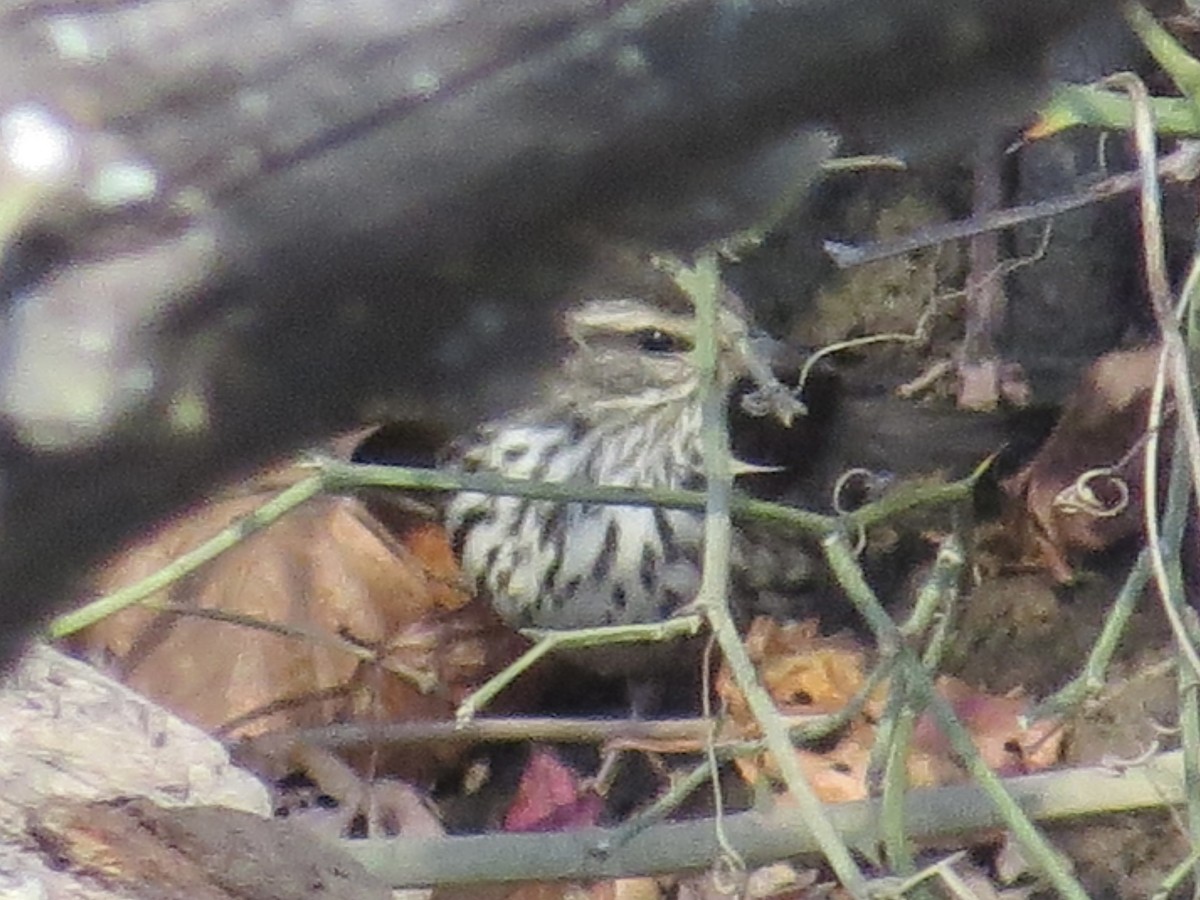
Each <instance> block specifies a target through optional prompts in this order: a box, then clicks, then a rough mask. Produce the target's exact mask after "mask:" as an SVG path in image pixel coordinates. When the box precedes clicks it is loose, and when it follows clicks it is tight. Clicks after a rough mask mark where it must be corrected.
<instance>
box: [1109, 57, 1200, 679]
mask: <svg viewBox="0 0 1200 900" xmlns="http://www.w3.org/2000/svg"><path fill="white" fill-rule="evenodd" d="M1105 81H1106V82H1107V83H1110V84H1113V85H1115V86H1117V87H1120V88H1122V89H1123V90H1125V91H1127V92H1128V94H1129V97H1130V100H1131V102H1132V103H1133V117H1134V138H1135V142H1136V145H1137V155H1138V165H1139V174H1140V176H1141V185H1140V187H1141V217H1142V256H1143V261H1144V264H1145V269H1146V284H1147V288H1148V289H1149V295H1150V306H1151V309H1152V310H1153V312H1154V318H1155V322H1156V324H1157V325H1158V330H1159V336H1160V338H1161V340H1162V345H1163V359H1162V360H1160V362H1159V371H1158V375H1157V376H1156V378H1155V384H1154V390H1153V392H1152V394H1151V401H1150V418H1149V422H1148V428H1147V431H1148V439H1147V441H1146V463H1145V469H1144V474H1145V477H1144V481H1143V492H1144V504H1143V505H1144V507H1145V522H1146V537H1147V542H1148V545H1149V549H1150V566H1151V571H1152V572H1153V574H1154V580H1155V584H1156V586H1157V587H1158V592H1159V596H1160V598H1161V600H1162V606H1163V611H1164V612H1165V613H1166V614H1167V619H1168V621H1169V622H1170V624H1171V631H1172V632H1173V634H1174V636H1175V640H1176V643H1177V644H1178V647H1179V652H1180V653H1182V654H1183V655H1184V656H1185V658H1186V659H1187V661H1188V665H1190V666H1191V667H1192V669H1193V670H1194V671H1195V672H1196V674H1197V676H1198V677H1200V655H1198V654H1197V652H1196V648H1195V646H1194V645H1193V644H1192V641H1191V639H1190V638H1189V637H1188V634H1187V630H1186V629H1185V628H1184V626H1183V622H1182V620H1181V619H1180V617H1179V612H1178V609H1177V607H1176V605H1175V604H1174V603H1173V602H1172V601H1171V578H1170V576H1169V573H1168V572H1167V568H1166V565H1165V563H1164V560H1163V557H1162V545H1161V543H1160V535H1159V529H1158V471H1157V469H1158V434H1159V430H1160V429H1161V426H1162V408H1163V402H1164V395H1165V387H1164V385H1165V379H1164V372H1169V374H1170V384H1171V391H1172V393H1173V394H1174V396H1175V406H1176V409H1177V410H1178V415H1177V419H1178V423H1179V428H1180V429H1181V430H1182V432H1183V434H1184V437H1185V439H1186V445H1187V459H1188V462H1189V465H1190V467H1191V475H1192V486H1193V490H1200V422H1198V421H1197V417H1196V415H1197V414H1196V402H1195V397H1194V396H1193V393H1192V387H1191V373H1190V372H1189V369H1188V359H1187V347H1186V345H1185V344H1184V341H1183V335H1182V334H1181V333H1180V329H1179V315H1178V313H1177V311H1176V310H1175V308H1174V303H1173V301H1172V299H1171V285H1170V281H1169V279H1168V276H1167V262H1166V251H1165V249H1164V246H1163V234H1162V209H1161V207H1162V200H1161V196H1160V193H1161V192H1160V187H1159V181H1158V173H1157V169H1156V164H1157V154H1156V149H1155V145H1156V138H1155V134H1154V117H1153V113H1152V112H1151V109H1150V93H1149V91H1147V90H1146V85H1145V84H1144V83H1143V82H1142V80H1141V79H1140V78H1138V77H1137V76H1136V75H1133V74H1132V73H1129V72H1119V73H1117V74H1116V75H1111V76H1109V77H1108V78H1107V79H1105Z"/></svg>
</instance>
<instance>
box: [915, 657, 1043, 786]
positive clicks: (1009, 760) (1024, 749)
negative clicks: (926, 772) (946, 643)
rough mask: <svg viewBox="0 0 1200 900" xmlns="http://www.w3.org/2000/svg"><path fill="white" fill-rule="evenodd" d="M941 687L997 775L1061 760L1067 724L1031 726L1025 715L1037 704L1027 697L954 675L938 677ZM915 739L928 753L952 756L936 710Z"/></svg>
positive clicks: (924, 719)
mask: <svg viewBox="0 0 1200 900" xmlns="http://www.w3.org/2000/svg"><path fill="white" fill-rule="evenodd" d="M937 690H938V693H940V694H941V695H942V696H943V697H945V698H946V699H947V700H949V701H950V704H951V705H952V706H953V707H954V712H955V714H956V715H957V716H958V718H959V721H961V722H962V724H963V725H964V726H965V727H966V729H967V731H969V732H970V733H971V739H972V740H973V741H974V743H975V748H976V750H978V751H979V755H980V756H981V757H983V761H984V762H985V763H987V765H988V767H989V768H991V769H992V770H993V771H994V772H996V773H997V774H1000V775H1004V776H1010V775H1026V774H1029V773H1030V772H1035V771H1039V770H1041V769H1045V768H1049V767H1050V766H1052V765H1054V764H1055V763H1057V762H1058V761H1059V759H1060V758H1061V756H1062V742H1063V736H1064V732H1063V725H1062V723H1061V722H1059V721H1057V720H1052V719H1043V720H1040V721H1036V722H1033V723H1032V724H1029V725H1025V724H1024V717H1025V715H1026V714H1027V713H1028V712H1029V710H1030V707H1031V704H1030V702H1029V699H1028V698H1027V697H1022V696H1020V695H1019V694H1016V693H1013V694H1009V695H1008V696H997V695H995V694H988V693H985V692H983V691H979V690H976V689H975V688H973V687H971V686H970V685H968V684H967V683H966V682H964V681H961V680H959V679H957V678H951V677H949V676H942V677H941V678H939V679H938V681H937ZM913 742H914V746H915V747H917V748H919V749H920V750H922V751H924V752H925V753H929V754H933V755H936V756H938V757H943V758H945V759H946V760H947V761H948V760H949V759H950V756H951V754H950V748H949V743H948V741H947V740H946V738H945V736H944V735H943V734H942V732H941V730H940V729H939V728H938V727H937V725H936V723H935V721H934V718H933V715H932V713H926V714H925V715H923V716H922V717H921V719H920V720H919V721H918V723H917V728H916V732H915V734H914V740H913Z"/></svg>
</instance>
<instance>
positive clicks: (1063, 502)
mask: <svg viewBox="0 0 1200 900" xmlns="http://www.w3.org/2000/svg"><path fill="white" fill-rule="evenodd" d="M1101 480H1103V483H1104V484H1105V485H1111V486H1112V487H1113V488H1115V489H1116V492H1117V498H1116V502H1114V503H1105V502H1104V501H1103V500H1101V499H1100V496H1099V495H1098V494H1097V493H1096V491H1095V489H1094V485H1095V484H1096V483H1097V482H1099V481H1101ZM1050 505H1051V507H1052V508H1054V509H1056V510H1059V511H1060V512H1063V513H1065V514H1067V515H1088V516H1092V517H1093V518H1096V519H1113V518H1116V517H1117V516H1119V515H1121V513H1123V512H1125V510H1126V509H1128V508H1129V482H1127V481H1126V480H1125V479H1124V478H1122V477H1121V476H1120V475H1118V474H1116V472H1114V471H1113V470H1112V469H1110V468H1107V467H1102V468H1099V469H1088V470H1087V471H1086V472H1084V473H1083V474H1082V475H1080V476H1079V477H1078V478H1076V479H1075V481H1074V482H1072V483H1071V484H1069V485H1067V486H1066V487H1065V488H1063V489H1062V490H1061V491H1059V492H1058V493H1057V494H1056V495H1055V496H1054V500H1053V501H1052V502H1051V504H1050Z"/></svg>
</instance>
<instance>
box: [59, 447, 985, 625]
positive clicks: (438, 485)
mask: <svg viewBox="0 0 1200 900" xmlns="http://www.w3.org/2000/svg"><path fill="white" fill-rule="evenodd" d="M308 465H309V467H310V468H312V469H313V471H314V474H313V475H312V476H310V477H309V478H306V479H304V480H303V481H299V482H297V483H296V484H294V485H292V486H291V487H289V488H287V489H285V490H284V491H282V492H280V493H279V494H278V495H277V496H276V497H274V498H273V499H271V500H269V501H267V502H266V503H264V504H263V505H262V506H261V507H259V508H258V509H257V510H255V511H254V512H253V513H251V514H250V515H248V516H246V517H245V518H243V519H239V520H238V521H236V522H234V523H233V524H232V525H230V526H229V527H228V528H225V529H224V530H222V531H220V532H219V533H218V534H217V535H216V536H214V537H213V538H210V539H209V540H208V541H206V542H205V543H203V544H201V545H200V546H199V547H197V548H195V549H194V550H191V551H189V552H187V553H185V554H183V555H182V556H180V557H178V558H176V559H175V560H173V561H172V562H171V563H170V564H168V565H166V566H164V567H163V568H162V569H160V570H159V571H157V572H155V573H154V574H152V575H150V576H148V577H147V578H144V579H142V580H141V581H139V582H137V583H135V584H132V585H130V586H129V587H126V588H122V589H120V590H117V591H114V592H112V593H111V594H107V595H105V596H103V597H100V598H98V599H96V600H93V601H92V602H90V603H88V604H86V605H85V606H83V607H81V608H79V609H77V610H74V611H72V612H69V613H65V614H63V615H61V616H59V617H57V618H56V619H54V620H53V621H52V622H51V623H50V625H49V627H48V629H47V635H48V637H50V638H52V639H59V638H63V637H67V636H68V635H71V634H74V633H75V632H77V631H80V630H82V629H84V628H87V627H88V626H89V625H94V624H95V623H96V622H98V621H100V620H101V619H103V618H105V617H107V616H110V615H112V614H113V613H116V612H120V611H121V610H122V609H125V608H126V607H129V606H133V605H134V604H136V603H140V602H142V601H144V600H147V599H148V598H150V597H152V596H154V595H155V594H157V593H158V592H160V591H163V590H166V589H167V588H168V587H170V586H171V585H172V584H174V583H175V582H177V581H179V580H180V579H181V578H184V577H185V576H187V575H190V574H191V573H192V572H195V571H196V570H197V569H199V568H200V567H201V566H203V565H204V564H205V563H207V562H210V561H212V560H214V559H216V558H217V557H218V556H220V555H221V554H222V553H225V552H226V551H228V550H231V549H232V548H233V547H235V546H237V545H238V544H239V543H240V542H241V541H242V540H244V539H245V538H247V537H249V536H250V535H252V534H254V533H255V532H257V531H261V530H262V529H264V528H266V527H267V526H268V525H271V524H273V523H274V522H276V521H278V520H279V519H280V518H282V517H283V516H284V515H285V514H286V513H288V512H290V511H291V510H293V509H295V508H297V507H298V506H301V505H303V504H304V503H306V502H308V501H309V500H311V499H312V498H313V497H316V496H318V495H320V494H326V493H348V492H352V491H354V490H359V489H364V488H390V489H406V490H423V491H464V490H465V491H474V492H478V493H486V494H501V495H505V496H513V497H528V498H530V499H533V500H557V501H561V502H564V503H566V502H576V503H608V504H614V505H628V506H661V507H663V508H665V509H695V510H701V509H703V508H704V503H705V495H704V493H703V492H699V491H672V490H642V489H634V488H623V487H603V486H599V487H598V486H595V485H579V484H564V483H559V482H541V481H523V480H521V479H515V478H502V477H499V476H494V475H487V474H482V475H481V474H452V473H449V472H443V471H439V470H437V469H418V468H406V467H403V466H379V465H363V464H359V463H347V462H341V461H338V460H332V459H319V460H315V461H312V462H310V463H309V464H308ZM985 468H986V463H985V464H984V465H983V466H980V467H979V468H978V469H977V470H976V471H975V472H974V473H972V474H971V475H970V476H969V477H967V478H965V479H963V480H962V481H956V482H952V483H951V484H945V485H933V486H928V485H912V486H905V487H903V488H901V489H898V490H896V491H893V492H892V493H890V494H887V495H886V496H884V497H882V498H880V499H879V500H877V501H875V502H874V503H870V504H868V505H867V506H864V507H862V508H860V509H857V510H855V511H854V512H852V513H849V514H848V515H847V516H845V517H844V518H842V519H837V518H834V517H832V516H823V515H820V514H818V513H812V512H808V511H807V510H803V509H798V508H796V507H794V506H787V505H784V504H782V503H770V502H767V501H765V500H752V499H749V498H745V497H734V498H733V500H732V505H733V512H734V516H735V518H737V519H739V520H754V521H758V522H763V523H766V524H769V525H773V526H777V527H779V528H781V529H790V530H792V531H795V532H798V533H801V534H809V535H814V536H818V537H819V536H820V535H822V534H826V533H828V532H829V531H831V530H834V529H836V528H840V527H843V525H845V527H849V528H855V529H861V528H868V527H871V526H872V525H876V524H878V523H880V522H883V521H885V520H886V519H888V518H890V517H892V516H896V515H900V514H902V513H904V512H906V511H908V510H910V509H915V508H917V507H922V506H936V505H939V504H953V503H961V502H963V501H965V500H967V499H968V498H969V497H970V496H971V492H972V490H973V488H974V485H975V482H976V480H977V479H978V478H979V476H980V475H981V474H982V473H983V471H984V470H985Z"/></svg>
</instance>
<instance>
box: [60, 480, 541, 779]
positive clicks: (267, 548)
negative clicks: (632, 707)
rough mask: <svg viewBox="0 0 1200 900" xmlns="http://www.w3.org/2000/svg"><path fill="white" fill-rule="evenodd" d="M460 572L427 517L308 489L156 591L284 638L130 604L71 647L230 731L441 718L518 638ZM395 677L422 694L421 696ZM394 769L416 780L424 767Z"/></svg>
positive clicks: (132, 562) (128, 575) (134, 554)
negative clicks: (366, 655) (391, 518)
mask: <svg viewBox="0 0 1200 900" xmlns="http://www.w3.org/2000/svg"><path fill="white" fill-rule="evenodd" d="M304 474H305V473H304V471H303V470H299V471H297V470H281V471H276V472H271V473H268V474H267V475H266V476H264V477H263V478H261V479H259V480H258V481H256V482H255V484H254V485H253V486H251V487H250V488H248V489H246V490H243V492H242V493H240V494H238V495H232V496H228V497H225V498H221V499H218V500H214V501H212V502H210V503H207V504H205V505H203V506H201V507H200V508H198V509H196V510H194V511H192V513H191V514H189V515H188V516H186V517H185V518H182V519H180V520H178V521H176V522H174V523H172V524H170V525H168V526H166V527H164V528H162V529H160V530H159V532H158V533H157V534H155V535H153V536H152V537H150V538H149V539H148V540H146V541H144V542H143V543H141V544H139V545H137V546H135V547H133V548H131V549H129V550H128V551H126V552H125V553H123V554H122V555H121V556H119V557H118V558H116V559H114V560H112V561H111V562H110V563H109V564H108V565H107V566H105V567H104V569H103V570H102V571H100V572H99V573H98V575H97V576H96V579H95V587H96V591H97V593H106V592H108V591H111V590H114V589H116V588H118V587H122V586H125V585H129V584H132V583H135V582H137V581H139V580H141V579H142V578H145V577H146V576H148V575H150V574H152V573H154V572H156V571H158V570H159V569H160V568H161V567H162V566H164V565H165V564H167V563H168V562H170V561H171V560H173V559H175V558H177V557H178V556H179V555H181V554H182V553H184V552H186V551H188V550H190V549H192V548H193V547H195V546H197V545H199V544H201V543H202V542H203V541H205V540H207V539H209V538H211V537H212V536H213V535H215V534H216V533H218V532H219V531H221V530H222V529H223V528H225V527H226V526H228V525H230V524H231V523H233V522H235V521H236V520H237V519H239V518H241V517H243V516H246V515H247V514H249V513H251V512H253V511H254V510H255V509H257V508H258V507H259V506H261V505H262V503H263V502H264V501H266V500H268V499H270V498H271V497H273V496H274V495H275V492H276V490H277V489H278V488H279V487H280V486H282V485H284V484H286V483H287V482H288V481H289V479H290V480H294V479H295V478H297V477H302V476H303V475H304ZM264 484H268V485H269V486H270V488H271V489H270V490H264V489H262V486H263V485H264ZM459 581H460V578H459V573H458V571H457V567H456V565H455V563H454V558H453V554H452V552H451V550H450V547H449V544H448V541H447V539H446V536H445V534H444V532H443V531H442V529H441V528H440V526H433V525H431V524H430V523H428V522H424V521H419V520H415V521H412V522H410V523H409V524H408V526H407V528H406V530H405V531H404V532H403V533H399V534H397V533H393V532H392V531H391V530H389V529H387V528H385V527H384V526H383V525H382V524H381V523H380V522H379V520H377V519H376V518H375V517H374V516H373V515H372V514H371V513H370V512H369V511H368V509H367V508H366V506H365V505H364V504H363V503H362V502H361V501H360V500H358V499H356V498H353V497H334V496H321V497H317V498H315V499H313V500H311V501H310V502H308V503H307V504H305V505H304V506H302V507H300V508H299V509H296V510H294V511H292V512H291V513H289V514H288V515H287V516H285V517H284V518H283V519H281V520H280V521H278V522H276V523H275V524H274V525H272V526H271V527H270V528H268V529H266V530H264V531H260V532H258V533H256V534H253V535H251V536H250V537H249V538H247V539H246V540H245V541H243V542H242V543H241V544H239V545H238V546H236V547H234V548H233V549H232V550H230V551H228V552H227V553H225V554H223V555H222V556H220V557H218V558H217V559H216V560H213V561H212V562H210V563H209V564H207V565H206V566H204V567H203V568H202V569H200V570H199V571H197V572H195V573H194V574H192V575H190V576H188V577H187V578H185V579H183V580H182V581H180V582H177V583H176V584H175V585H173V586H172V587H171V588H169V589H168V590H167V591H166V592H165V596H163V595H159V596H158V597H156V598H155V601H157V602H159V603H163V602H167V603H170V604H171V605H172V606H174V607H185V608H189V609H191V608H194V609H197V610H208V611H216V612H219V613H222V614H225V615H235V616H238V617H244V618H247V619H253V620H255V621H259V622H265V623H273V624H276V625H281V626H284V627H286V628H287V629H289V631H290V633H288V634H279V633H276V632H272V631H267V630H262V629H260V628H255V627H251V626H249V625H247V624H244V623H242V622H229V621H214V620H213V619H211V618H202V617H198V616H191V615H181V614H178V613H175V612H163V611H157V610H152V609H147V608H131V609H128V610H125V611H123V612H121V613H119V614H117V615H114V616H111V617H110V618H108V619H106V620H105V621H103V622H101V623H99V624H98V625H96V626H94V627H92V628H91V629H89V630H88V631H87V632H85V633H84V634H82V635H80V636H78V637H77V638H76V639H75V640H74V642H73V643H74V644H75V646H76V647H77V648H81V649H82V650H83V651H84V653H85V654H86V656H88V657H89V658H90V659H92V660H93V661H98V662H102V663H105V664H106V665H107V666H108V667H110V668H112V669H115V671H116V673H117V674H118V676H119V677H121V679H122V680H124V681H125V682H126V683H127V684H129V685H130V686H131V687H133V688H135V689H136V690H138V691H140V692H142V693H144V694H146V695H147V696H149V697H151V698H152V699H154V700H155V701H157V702H159V703H161V704H162V705H164V706H166V707H167V708H169V709H172V710H174V711H176V712H178V713H179V714H180V715H182V716H183V717H184V718H187V719H189V720H191V721H193V722H195V723H197V724H199V725H201V726H202V727H204V728H206V729H209V730H217V731H223V732H224V733H225V734H227V735H231V736H234V735H236V736H239V737H246V736H251V735H257V734H262V733H264V732H267V731H275V730H280V729H286V728H293V727H309V726H320V725H325V724H329V723H333V722H346V721H351V722H373V721H403V720H418V719H444V718H448V717H449V716H450V715H451V714H452V710H453V707H454V705H455V701H456V699H457V698H459V697H461V696H462V695H464V694H465V693H466V692H468V691H469V690H471V689H472V688H473V687H475V686H477V685H478V684H479V683H481V682H482V681H483V680H484V679H486V677H487V676H489V675H490V674H492V673H493V672H495V671H497V670H498V669H499V668H500V667H501V666H502V665H504V664H506V663H507V662H508V661H510V659H511V658H512V656H513V655H514V654H515V653H516V652H517V651H518V649H519V647H520V642H519V639H517V638H516V636H515V635H513V634H512V632H511V631H509V630H508V629H506V628H504V627H503V626H502V625H501V624H500V623H499V622H498V620H497V619H496V618H495V617H494V615H492V614H491V611H490V609H487V608H486V607H485V606H484V605H483V604H481V603H474V602H471V601H470V597H469V595H468V594H467V593H466V592H465V591H463V590H462V588H461V587H460V585H459ZM356 648H357V649H359V651H360V652H361V651H362V650H363V649H365V650H368V651H372V652H375V653H377V654H378V659H379V662H378V663H376V662H372V661H371V660H369V659H367V660H364V659H362V658H361V656H360V655H355V652H353V651H354V650H355V649H356ZM406 672H407V673H415V674H416V675H417V676H420V677H423V678H425V679H427V681H428V683H429V685H433V686H436V688H437V690H436V691H435V692H423V691H422V690H421V689H420V688H419V687H418V686H417V685H415V684H414V682H413V680H412V679H411V678H410V677H407V676H406V675H405V674H403V673H406ZM448 755H449V754H448ZM409 756H410V757H412V758H413V761H414V762H420V763H421V765H419V766H417V767H416V768H417V769H418V770H425V769H429V768H430V767H431V766H432V767H433V768H436V764H437V762H438V758H437V756H436V754H433V755H431V754H409ZM417 757H420V759H419V760H418V759H417ZM426 764H429V765H428V766H427V765H426ZM404 774H405V775H408V776H411V777H414V778H415V779H417V780H422V779H423V778H424V777H427V776H428V775H429V774H430V773H429V771H420V772H414V771H407V772H405V773H404Z"/></svg>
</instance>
